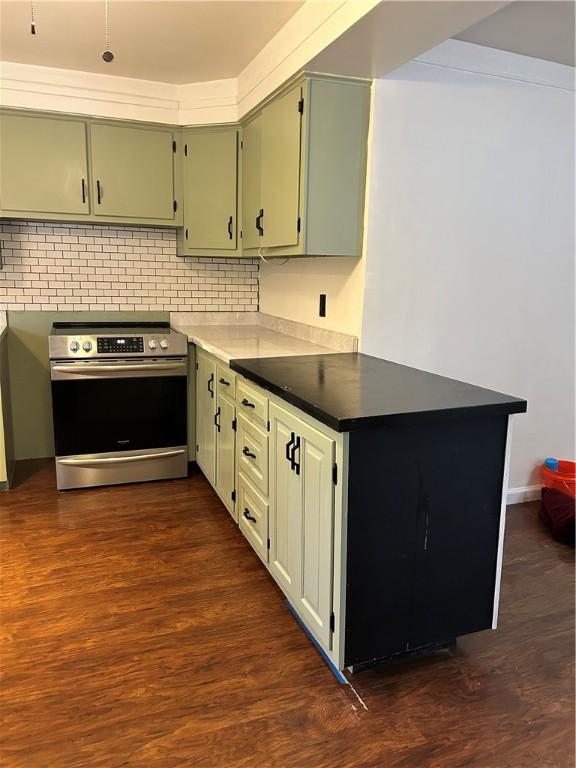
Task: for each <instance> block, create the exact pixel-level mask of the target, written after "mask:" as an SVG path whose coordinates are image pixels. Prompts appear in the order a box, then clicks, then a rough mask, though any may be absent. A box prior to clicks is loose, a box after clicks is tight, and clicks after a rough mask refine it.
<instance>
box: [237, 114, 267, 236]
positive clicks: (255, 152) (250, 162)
mask: <svg viewBox="0 0 576 768" xmlns="http://www.w3.org/2000/svg"><path fill="white" fill-rule="evenodd" d="M261 208H262V191H261V184H260V116H258V117H255V118H254V120H252V121H251V122H249V123H248V124H247V125H245V126H244V131H243V134H242V247H243V248H245V249H248V248H258V247H260V245H261V244H262V243H261V240H262V238H261V237H260V232H259V230H258V227H257V225H258V224H259V223H260V219H259V218H258V217H259V216H260V209H261ZM262 218H263V217H262Z"/></svg>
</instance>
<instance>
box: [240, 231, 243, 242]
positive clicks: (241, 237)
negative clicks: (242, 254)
mask: <svg viewBox="0 0 576 768" xmlns="http://www.w3.org/2000/svg"><path fill="white" fill-rule="evenodd" d="M242 237H243V235H242V230H240V240H242Z"/></svg>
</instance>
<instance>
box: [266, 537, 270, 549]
mask: <svg viewBox="0 0 576 768" xmlns="http://www.w3.org/2000/svg"><path fill="white" fill-rule="evenodd" d="M266 549H270V539H267V541H266Z"/></svg>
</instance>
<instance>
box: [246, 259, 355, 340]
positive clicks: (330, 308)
mask: <svg viewBox="0 0 576 768" xmlns="http://www.w3.org/2000/svg"><path fill="white" fill-rule="evenodd" d="M321 293H325V294H326V317H319V315H318V310H319V305H320V294H321ZM363 294H364V260H363V259H353V258H336V257H334V258H314V259H291V260H290V261H287V262H284V263H282V260H281V259H279V260H278V261H272V260H271V261H270V263H268V264H264V263H261V264H260V311H261V312H267V313H269V314H271V315H277V316H278V317H283V318H286V319H287V320H296V321H297V322H299V323H307V324H308V325H316V326H318V327H319V328H328V329H330V330H331V331H340V332H342V333H350V334H352V335H353V336H360V332H361V330H362V297H363Z"/></svg>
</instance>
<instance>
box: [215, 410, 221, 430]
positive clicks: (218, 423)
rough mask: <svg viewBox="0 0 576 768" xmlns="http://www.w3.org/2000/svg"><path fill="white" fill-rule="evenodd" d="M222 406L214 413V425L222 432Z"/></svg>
mask: <svg viewBox="0 0 576 768" xmlns="http://www.w3.org/2000/svg"><path fill="white" fill-rule="evenodd" d="M220 410H221V409H220V406H218V408H217V409H216V413H215V414H214V426H215V427H216V429H217V430H218V432H220Z"/></svg>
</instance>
